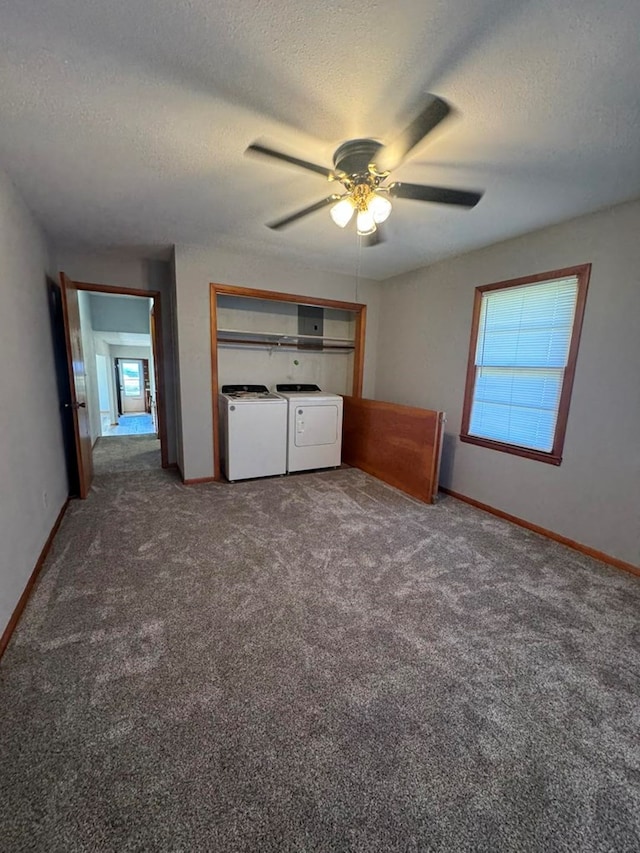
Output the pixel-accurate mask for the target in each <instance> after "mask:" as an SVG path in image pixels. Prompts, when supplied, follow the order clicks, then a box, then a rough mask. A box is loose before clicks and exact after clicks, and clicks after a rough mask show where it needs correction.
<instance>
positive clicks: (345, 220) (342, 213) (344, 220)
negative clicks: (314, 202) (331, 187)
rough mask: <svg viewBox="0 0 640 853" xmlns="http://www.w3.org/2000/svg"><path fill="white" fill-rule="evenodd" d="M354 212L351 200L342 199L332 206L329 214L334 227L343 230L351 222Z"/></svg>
mask: <svg viewBox="0 0 640 853" xmlns="http://www.w3.org/2000/svg"><path fill="white" fill-rule="evenodd" d="M354 210H355V208H354V206H353V202H352V201H351V199H350V198H342V199H340V201H339V202H338V203H337V204H334V205H333V207H332V208H331V210H330V211H329V213H330V214H331V218H332V219H333V221H334V222H335V223H336V225H338V226H339V227H340V228H345V227H346V226H347V225H348V224H349V222H351V217H352V216H353V211H354Z"/></svg>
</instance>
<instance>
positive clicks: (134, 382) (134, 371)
mask: <svg viewBox="0 0 640 853" xmlns="http://www.w3.org/2000/svg"><path fill="white" fill-rule="evenodd" d="M141 367H142V365H141V364H140V362H139V361H123V362H122V381H123V385H124V396H125V397H140V396H141V395H142V382H141V377H140V368H141Z"/></svg>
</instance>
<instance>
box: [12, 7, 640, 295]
mask: <svg viewBox="0 0 640 853" xmlns="http://www.w3.org/2000/svg"><path fill="white" fill-rule="evenodd" d="M639 32H640V3H638V0H608V2H607V3H603V2H602V0H537V2H530V0H529V1H528V0H448V2H445V0H395V2H393V3H389V2H382V0H360V2H352V0H325V2H322V3H319V2H317V0H288V2H287V0H277V2H275V0H218V2H215V3H213V2H211V0H208V1H207V0H190V2H188V3H187V2H176V0H135V2H130V3H123V2H121V0H48V2H46V3H43V2H42V0H0V165H1V166H2V167H3V168H5V169H6V170H7V171H8V172H9V174H10V175H11V177H12V178H13V180H14V181H15V183H16V184H17V186H18V187H19V189H20V190H21V192H22V193H23V195H24V197H25V199H26V200H27V203H28V204H29V205H30V207H31V208H32V209H33V211H34V212H35V213H36V215H37V216H38V217H39V219H40V220H41V222H42V223H43V225H44V226H45V228H46V229H47V231H48V232H49V234H50V235H51V237H52V238H53V239H54V240H55V241H57V242H58V243H60V244H62V245H66V246H72V247H74V248H78V249H106V248H110V249H113V248H124V247H126V248H127V250H129V251H130V250H131V249H132V248H133V249H135V247H140V252H144V251H147V252H151V251H153V250H157V249H158V248H162V247H166V246H168V245H170V244H172V243H194V244H202V245H213V246H224V247H227V248H237V249H241V250H242V251H255V252H259V253H263V254H268V255H274V256H280V257H283V258H291V259H293V260H296V261H299V262H303V263H307V264H312V265H317V266H320V267H322V268H325V269H329V270H335V271H339V272H344V273H354V272H355V271H356V270H357V269H358V268H359V270H360V272H361V274H362V275H364V276H370V277H373V278H385V277H387V276H389V275H393V274H395V273H399V272H403V271H406V270H409V269H414V268H416V267H418V266H422V265H424V264H427V263H430V262H432V261H434V260H436V259H439V258H442V257H445V256H448V255H452V254H457V253H460V252H462V251H465V250H467V249H470V248H474V247H478V246H483V245H487V244H489V243H493V242H496V241H498V240H501V239H505V238H507V237H510V236H513V235H516V234H520V233H524V232H526V231H529V230H532V229H534V228H537V227H540V226H543V225H546V224H550V223H553V222H558V221H560V220H563V219H568V218H570V217H572V216H577V215H580V214H582V213H585V212H588V211H592V210H595V209H598V208H601V207H604V206H607V205H609V204H614V203H617V202H620V201H624V200H627V199H630V198H635V197H637V196H639V195H640V126H639V125H640V121H639V114H640V86H639V85H638V83H639V81H640V50H638V33H639ZM427 91H432V92H435V93H437V94H439V95H441V96H442V97H444V98H446V99H447V100H448V101H450V102H451V103H452V104H453V105H454V106H455V108H456V111H457V112H456V115H455V116H454V117H453V118H450V119H449V120H447V121H446V122H445V123H444V124H443V125H441V126H440V127H439V128H438V129H437V130H436V131H435V132H434V133H433V134H432V135H431V136H430V137H429V138H428V140H427V141H425V142H424V143H423V144H421V145H419V146H418V147H417V148H416V149H414V151H413V152H412V155H411V157H410V159H409V160H408V161H407V162H406V163H405V164H404V165H403V166H402V167H401V168H400V169H398V170H397V172H395V173H394V176H393V177H394V178H395V179H396V180H402V181H414V182H419V183H429V184H445V185H448V186H453V187H461V188H467V187H468V188H482V189H484V190H485V196H484V198H483V199H482V201H481V202H480V204H479V205H478V206H477V207H476V208H475V209H474V210H472V211H465V210H462V209H452V208H448V207H443V206H440V205H430V204H424V203H419V202H414V201H406V200H397V201H396V202H395V205H394V211H393V213H392V215H391V218H390V219H389V221H388V223H387V229H386V230H387V237H388V239H387V241H386V242H385V243H384V244H383V245H380V246H377V247H374V248H371V249H362V250H361V251H360V250H359V248H358V245H357V238H356V236H355V234H354V232H353V231H352V230H350V229H349V230H346V231H341V230H339V229H338V228H336V226H335V225H333V223H332V222H331V220H330V218H329V215H328V211H327V210H324V211H321V212H319V213H316V214H314V215H312V216H310V217H308V218H307V219H305V220H302V221H301V222H299V223H298V224H295V225H293V226H291V228H289V229H288V230H286V231H283V232H272V231H270V230H269V229H267V228H265V226H264V222H266V221H268V220H270V219H273V218H277V217H279V216H281V215H284V214H286V213H288V212H290V211H293V210H296V209H297V208H300V207H303V206H305V205H307V204H311V203H313V202H314V201H317V200H319V199H321V198H323V197H324V196H325V195H327V194H328V192H327V184H326V183H325V182H324V181H323V179H322V178H320V177H318V176H315V175H313V174H311V173H307V172H303V171H298V170H296V169H294V168H291V167H287V166H284V165H279V164H276V163H270V162H268V161H266V160H256V159H253V158H247V157H245V156H244V154H243V152H244V150H245V148H246V147H247V145H248V144H249V143H250V142H252V141H254V140H256V139H260V140H263V141H268V142H270V143H272V144H274V145H277V146H279V147H281V148H283V149H285V150H287V151H288V152H291V153H297V154H298V155H299V156H302V157H305V158H307V159H310V160H314V161H316V162H318V163H321V164H326V165H327V166H330V165H331V156H332V152H333V150H334V149H335V148H336V147H337V145H338V144H339V143H340V142H342V141H344V140H345V139H347V138H350V137H354V136H374V137H376V138H379V139H382V140H385V139H388V138H389V137H390V136H391V135H393V133H394V131H397V130H399V129H401V128H402V127H403V125H404V123H405V122H406V120H407V119H408V118H409V117H410V116H411V109H412V106H415V104H416V103H417V101H418V99H419V97H420V94H421V93H424V92H427Z"/></svg>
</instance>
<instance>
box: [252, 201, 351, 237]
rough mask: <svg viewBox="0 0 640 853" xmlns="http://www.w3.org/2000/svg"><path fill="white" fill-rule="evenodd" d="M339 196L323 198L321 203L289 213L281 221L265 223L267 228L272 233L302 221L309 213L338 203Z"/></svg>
mask: <svg viewBox="0 0 640 853" xmlns="http://www.w3.org/2000/svg"><path fill="white" fill-rule="evenodd" d="M340 198H341V196H339V195H336V194H335V193H334V194H333V195H330V196H327V198H323V199H322V201H317V202H316V203H315V204H311V205H309V207H303V208H302V210H297V211H296V212H295V213H290V214H289V215H288V216H285V217H284V218H283V219H276V220H275V221H274V222H267V227H268V228H273V230H274V231H279V230H280V229H281V228H286V227H287V225H291V223H292V222H295V221H296V220H297V219H302V217H303V216H308V215H309V214H310V213H315V212H316V210H322V208H323V207H327V206H328V205H330V204H333V203H334V202H335V201H338V200H339V199H340Z"/></svg>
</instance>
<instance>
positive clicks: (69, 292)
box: [61, 274, 168, 497]
mask: <svg viewBox="0 0 640 853" xmlns="http://www.w3.org/2000/svg"><path fill="white" fill-rule="evenodd" d="M61 282H62V285H63V293H64V294H65V298H66V299H67V302H68V303H72V302H73V303H76V304H77V306H78V310H77V311H73V312H69V316H68V317H67V324H68V328H67V339H68V349H69V344H70V343H71V344H73V346H74V347H75V348H76V351H75V352H74V354H73V357H71V358H69V372H70V375H71V378H72V394H71V403H69V404H65V405H68V406H69V407H70V408H71V409H72V411H73V414H74V417H75V418H76V419H82V421H83V423H82V425H81V427H80V429H78V430H76V436H77V435H78V434H80V435H81V436H85V435H86V439H84V440H82V441H77V442H76V445H77V446H76V452H77V455H78V457H79V460H80V462H79V466H80V469H81V471H82V470H84V471H85V474H86V476H85V477H84V481H85V482H83V484H82V487H81V489H80V493H81V496H82V497H86V495H87V494H88V491H89V486H90V482H91V476H92V469H93V468H94V464H93V463H96V465H95V467H96V469H97V473H105V472H111V471H124V470H136V460H137V458H138V456H140V458H141V460H142V457H144V465H143V467H144V468H149V467H152V466H157V467H160V466H162V467H163V468H167V467H168V452H167V440H166V421H165V405H164V389H165V384H164V364H163V347H162V313H161V297H160V293H159V292H158V291H146V290H138V289H134V288H123V287H109V286H107V285H96V284H89V283H85V282H73V281H70V280H69V279H68V278H67V277H66V276H64V274H61ZM70 296H73V299H71V298H70ZM78 344H80V345H81V346H80V351H79V352H78V351H77V347H78ZM105 460H106V462H107V463H108V466H109V467H106V468H105ZM153 460H156V461H153Z"/></svg>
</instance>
